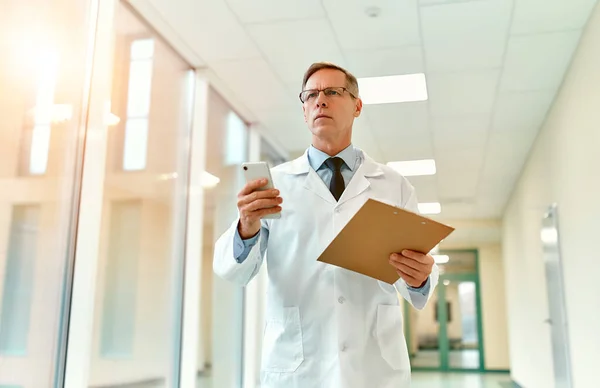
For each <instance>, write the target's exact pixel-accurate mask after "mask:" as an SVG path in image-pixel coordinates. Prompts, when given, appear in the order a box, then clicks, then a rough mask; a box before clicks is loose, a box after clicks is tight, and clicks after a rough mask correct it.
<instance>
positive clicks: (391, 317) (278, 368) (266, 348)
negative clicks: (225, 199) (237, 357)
mask: <svg viewBox="0 0 600 388" xmlns="http://www.w3.org/2000/svg"><path fill="white" fill-rule="evenodd" d="M358 152H362V151H360V150H358ZM362 155H363V163H362V164H361V165H360V167H359V168H358V170H357V171H356V173H355V175H354V177H353V178H352V180H351V181H350V182H349V184H348V185H347V187H346V189H345V191H344V193H343V195H342V197H341V198H340V201H339V202H336V201H335V199H334V198H333V196H332V195H331V193H330V192H329V189H328V188H327V186H326V185H325V184H324V182H323V181H322V180H321V178H320V177H319V176H318V175H317V173H316V172H315V171H314V170H313V169H312V168H311V167H310V165H309V162H308V156H307V153H305V154H304V155H303V156H301V157H300V158H298V159H296V160H293V161H291V162H288V163H285V164H283V165H280V166H277V167H275V168H274V169H272V175H273V181H274V183H275V186H276V187H277V188H278V189H279V190H280V192H281V197H282V198H283V204H282V208H283V210H282V217H281V219H278V220H263V221H262V225H263V227H264V228H268V230H269V233H268V235H269V236H268V245H267V251H266V257H267V259H266V260H267V272H268V279H269V283H268V291H267V295H266V298H267V311H266V325H265V328H264V338H263V349H262V362H261V381H262V385H261V388H317V387H318V388H365V387H369V388H405V387H406V388H408V387H409V386H410V363H409V358H408V351H407V347H406V341H405V338H404V334H403V317H402V309H401V307H400V305H399V300H398V297H397V293H396V290H397V291H398V292H399V293H400V294H401V295H402V296H403V297H404V299H406V300H407V301H408V302H409V303H411V304H412V305H413V306H414V307H416V308H418V309H422V308H423V307H424V306H425V304H426V302H427V300H428V299H429V298H430V297H431V294H432V293H433V291H434V288H435V286H436V284H437V281H438V277H439V272H438V269H437V267H436V266H434V268H433V272H432V274H431V276H430V282H431V287H430V291H429V294H428V295H427V296H423V295H421V294H417V293H415V292H414V291H413V292H410V293H409V291H408V289H407V288H406V283H405V282H404V281H403V280H399V281H398V282H396V284H395V285H394V286H395V287H394V286H392V285H390V284H387V283H384V282H380V281H377V280H375V279H372V278H370V277H367V276H364V275H360V274H358V273H354V272H352V271H348V270H345V269H342V268H339V267H336V266H332V265H329V264H325V263H321V262H318V261H317V258H318V256H319V254H320V253H321V252H322V251H323V249H325V247H327V245H328V244H329V243H330V242H331V241H332V240H333V238H334V236H335V235H336V234H337V233H338V232H339V231H340V230H341V229H342V228H343V227H344V225H345V224H346V223H347V222H348V221H349V220H350V218H351V217H352V216H353V215H354V214H355V213H356V211H357V210H358V209H359V208H360V207H361V205H362V204H363V203H364V202H365V201H366V200H367V199H368V198H374V199H377V200H380V201H383V202H387V203H390V204H393V205H396V206H399V207H403V208H407V209H409V210H412V211H417V200H416V195H415V192H414V188H413V187H412V186H411V185H410V183H409V182H408V181H407V180H406V179H405V178H404V177H402V176H401V175H399V174H398V173H397V172H395V171H394V170H392V169H391V168H389V167H388V166H386V165H382V164H379V163H376V162H375V161H373V160H372V159H371V158H369V157H368V156H367V155H366V154H364V153H362ZM237 223H238V221H236V222H234V223H233V224H232V225H231V227H230V228H229V229H228V230H227V231H226V232H225V233H224V234H223V235H222V236H221V237H220V238H219V240H218V241H217V243H216V247H215V256H214V262H213V268H214V271H215V273H216V274H217V275H219V276H221V277H222V278H224V279H227V280H230V281H232V282H234V283H237V284H239V285H241V286H245V285H246V284H248V282H249V281H250V280H251V279H252V278H253V277H254V276H255V275H256V274H257V273H258V270H259V268H260V266H261V264H262V262H263V257H261V254H260V245H261V239H263V238H264V237H265V233H261V235H260V237H259V241H258V242H257V244H256V245H255V246H254V248H253V249H252V251H251V252H250V254H249V255H248V257H247V258H246V260H245V261H243V262H242V263H241V264H239V263H237V262H236V261H235V260H234V255H233V241H234V235H235V230H236V227H237ZM365 259H368V258H365Z"/></svg>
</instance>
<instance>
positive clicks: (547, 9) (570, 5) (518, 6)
mask: <svg viewBox="0 0 600 388" xmlns="http://www.w3.org/2000/svg"><path fill="white" fill-rule="evenodd" d="M596 2H597V1H596V0H568V1H567V0H518V1H516V2H515V11H514V16H513V22H512V27H511V31H510V32H511V34H533V33H540V32H549V31H561V30H572V29H580V28H583V26H585V24H586V22H587V20H588V17H589V15H590V13H591V11H592V9H593V8H594V5H595V4H596Z"/></svg>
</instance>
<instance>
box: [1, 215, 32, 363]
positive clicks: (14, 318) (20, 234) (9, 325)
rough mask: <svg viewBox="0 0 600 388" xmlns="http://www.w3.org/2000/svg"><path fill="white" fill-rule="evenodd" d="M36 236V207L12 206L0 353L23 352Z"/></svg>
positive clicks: (17, 353) (25, 346) (22, 354)
mask: <svg viewBox="0 0 600 388" xmlns="http://www.w3.org/2000/svg"><path fill="white" fill-rule="evenodd" d="M38 236H39V207H38V206H15V207H14V208H13V216H12V221H11V227H10V235H9V242H8V255H7V258H6V268H5V270H4V288H3V290H2V309H1V310H0V311H1V315H0V328H1V330H0V353H1V354H4V355H9V356H26V355H27V339H28V336H29V335H28V333H29V322H30V315H31V302H32V300H31V294H32V291H33V275H34V273H33V271H34V268H35V260H36V250H37V242H38Z"/></svg>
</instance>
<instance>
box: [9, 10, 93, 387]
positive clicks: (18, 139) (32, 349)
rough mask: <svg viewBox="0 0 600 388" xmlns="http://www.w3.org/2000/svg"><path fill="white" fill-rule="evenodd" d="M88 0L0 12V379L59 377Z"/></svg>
mask: <svg viewBox="0 0 600 388" xmlns="http://www.w3.org/2000/svg"><path fill="white" fill-rule="evenodd" d="M89 5H90V2H88V1H80V0H78V1H75V0H45V1H39V0H31V1H27V2H11V3H10V5H9V6H7V5H6V4H5V5H3V7H2V11H1V12H0V51H1V52H2V59H0V117H1V118H2V119H1V120H0V387H19V388H39V387H51V386H54V384H57V385H59V384H60V383H59V380H60V378H61V374H60V373H58V372H57V371H60V370H61V369H62V364H63V361H64V359H63V355H64V349H65V348H64V344H65V330H64V328H65V324H66V317H67V316H68V303H67V301H68V300H69V294H68V293H69V289H70V284H71V283H70V277H71V275H70V274H71V270H72V264H73V254H72V251H73V244H74V239H73V234H72V233H73V230H74V229H73V226H74V222H72V220H73V219H74V217H75V216H76V213H77V207H78V201H79V198H78V190H77V187H78V185H79V179H78V177H79V172H80V161H81V154H80V151H81V148H80V143H79V141H80V139H81V138H83V136H82V135H83V133H82V132H81V131H82V129H83V125H82V123H83V121H82V117H84V113H85V103H86V101H84V100H83V98H82V97H83V90H84V89H85V86H86V84H87V83H88V81H89V80H88V77H87V76H86V70H87V66H88V64H89V63H88V61H87V58H88V56H87V55H88V53H87V39H88V38H89V36H90V34H91V33H92V31H93V27H94V23H95V20H91V18H90V15H91V12H90V11H91V10H90V7H89Z"/></svg>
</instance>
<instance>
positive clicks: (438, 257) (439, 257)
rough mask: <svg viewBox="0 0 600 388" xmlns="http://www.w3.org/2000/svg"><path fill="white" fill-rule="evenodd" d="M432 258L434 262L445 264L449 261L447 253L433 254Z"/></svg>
mask: <svg viewBox="0 0 600 388" xmlns="http://www.w3.org/2000/svg"><path fill="white" fill-rule="evenodd" d="M433 260H434V261H435V263H436V264H446V263H447V262H448V261H450V256H448V255H433Z"/></svg>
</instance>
